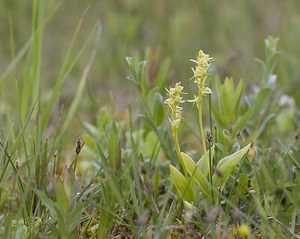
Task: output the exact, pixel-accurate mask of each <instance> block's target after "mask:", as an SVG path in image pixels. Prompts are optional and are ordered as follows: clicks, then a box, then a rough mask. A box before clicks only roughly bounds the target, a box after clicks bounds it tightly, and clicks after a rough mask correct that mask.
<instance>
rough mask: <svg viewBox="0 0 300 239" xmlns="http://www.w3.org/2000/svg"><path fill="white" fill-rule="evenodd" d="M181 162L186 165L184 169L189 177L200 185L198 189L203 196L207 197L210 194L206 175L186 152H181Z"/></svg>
mask: <svg viewBox="0 0 300 239" xmlns="http://www.w3.org/2000/svg"><path fill="white" fill-rule="evenodd" d="M181 155H182V159H183V163H184V165H185V167H186V170H187V171H188V173H189V174H190V175H191V177H192V178H193V179H194V180H195V181H196V183H197V184H198V185H200V190H201V192H202V193H203V197H209V198H211V195H210V185H209V182H208V181H207V178H206V176H205V175H204V174H203V173H202V171H201V170H200V168H199V167H197V165H196V164H195V162H194V160H193V159H192V158H191V157H190V156H189V155H187V154H185V153H181Z"/></svg>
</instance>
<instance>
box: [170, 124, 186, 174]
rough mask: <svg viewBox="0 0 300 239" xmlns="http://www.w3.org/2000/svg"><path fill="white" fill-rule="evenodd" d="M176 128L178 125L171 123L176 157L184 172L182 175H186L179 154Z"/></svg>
mask: <svg viewBox="0 0 300 239" xmlns="http://www.w3.org/2000/svg"><path fill="white" fill-rule="evenodd" d="M177 128H178V125H172V134H173V138H174V143H175V149H176V153H177V157H178V158H179V161H180V164H181V167H182V169H183V172H184V176H186V177H187V176H188V174H187V171H186V168H185V165H184V163H183V159H182V156H181V150H180V146H179V141H178V135H177Z"/></svg>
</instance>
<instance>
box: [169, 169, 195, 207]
mask: <svg viewBox="0 0 300 239" xmlns="http://www.w3.org/2000/svg"><path fill="white" fill-rule="evenodd" d="M170 172H171V175H172V179H173V182H174V184H175V187H176V189H177V191H178V193H179V195H180V196H181V198H182V199H183V200H186V201H188V202H194V201H195V198H194V195H193V191H192V184H191V182H189V180H188V179H186V178H185V177H184V176H183V175H182V173H180V172H179V170H178V169H177V168H175V167H174V166H172V165H170Z"/></svg>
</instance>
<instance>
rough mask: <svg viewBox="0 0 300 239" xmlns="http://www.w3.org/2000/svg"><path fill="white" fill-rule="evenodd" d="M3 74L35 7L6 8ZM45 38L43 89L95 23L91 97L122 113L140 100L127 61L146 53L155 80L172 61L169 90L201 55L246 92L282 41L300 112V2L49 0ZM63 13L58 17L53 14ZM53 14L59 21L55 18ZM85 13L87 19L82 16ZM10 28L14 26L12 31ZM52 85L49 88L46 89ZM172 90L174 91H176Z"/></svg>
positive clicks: (1, 25)
mask: <svg viewBox="0 0 300 239" xmlns="http://www.w3.org/2000/svg"><path fill="white" fill-rule="evenodd" d="M0 4H1V8H0V36H1V37H0V70H1V71H2V72H3V71H4V69H5V68H6V67H7V66H8V64H9V62H10V59H11V56H12V37H11V36H10V30H9V29H10V25H11V26H12V28H11V29H12V31H11V32H12V33H13V49H14V52H15V53H17V52H18V51H20V49H21V48H22V46H23V45H24V44H25V43H26V41H27V40H28V39H29V37H30V34H31V29H32V28H31V24H32V3H31V1H29V0H1V3H0ZM45 4H46V5H45V8H44V21H45V22H46V25H45V28H44V36H43V37H44V38H43V53H42V54H43V70H42V78H43V80H44V81H45V85H44V87H48V86H49V85H50V86H51V82H52V81H54V80H55V79H56V77H57V74H58V71H59V68H60V67H61V64H62V61H63V57H64V55H65V53H66V49H67V47H68V45H69V44H70V41H71V39H72V35H73V33H74V32H75V29H76V27H77V26H78V23H79V21H80V19H81V18H82V20H83V27H82V29H81V30H80V34H79V38H78V39H77V40H76V44H77V49H78V51H79V50H80V49H81V47H82V45H83V44H84V42H85V40H86V38H87V35H88V34H89V33H90V32H91V31H92V29H93V27H94V25H95V24H96V22H97V21H100V23H101V26H102V32H101V36H100V41H99V46H98V51H97V55H96V59H95V62H94V64H93V66H92V69H91V73H90V75H89V89H90V93H92V94H93V95H94V96H95V98H96V100H97V101H99V102H102V101H105V100H106V99H107V98H108V97H109V95H112V96H113V97H114V99H115V100H116V101H117V105H119V106H120V107H123V106H126V105H127V104H129V103H130V102H132V98H133V97H132V95H133V96H134V94H135V92H134V91H133V89H132V88H133V87H131V86H128V81H127V79H126V76H127V75H128V66H127V63H126V60H125V57H126V56H139V57H140V58H141V59H143V58H145V57H146V56H145V49H148V52H150V54H148V57H147V59H148V63H147V67H148V68H149V72H150V77H151V76H155V74H156V73H157V70H158V67H159V65H160V64H161V62H162V61H163V60H164V59H165V58H170V60H171V64H170V72H169V79H170V82H175V81H184V80H188V79H189V78H190V77H191V75H192V72H191V69H190V68H191V66H192V64H191V62H189V59H191V58H195V57H196V55H197V52H198V50H199V49H203V50H204V51H205V52H207V53H208V54H209V55H210V56H211V57H213V58H214V59H215V61H214V63H213V69H212V70H214V71H215V72H217V73H218V74H219V75H220V76H221V78H222V79H223V78H224V77H225V76H232V77H233V78H234V79H235V81H236V82H237V81H239V80H240V79H243V80H245V82H246V85H247V89H248V90H250V89H251V86H252V84H253V83H254V84H256V83H258V82H259V81H260V79H261V66H260V65H259V64H258V63H257V62H256V61H255V59H256V58H261V59H264V54H265V52H264V39H265V38H266V37H267V36H268V35H271V36H274V37H279V39H280V41H279V50H280V52H281V56H280V58H279V62H278V66H277V69H276V73H277V74H278V81H279V85H280V87H281V90H282V91H283V92H285V93H286V94H288V95H292V96H293V97H294V98H295V100H296V103H298V105H299V101H300V94H297V92H299V89H300V87H299V86H300V84H299V83H300V71H299V65H300V44H299V42H300V1H299V0H289V1H274V0H264V1H261V0H249V1H234V0H228V1H214V0H201V1H192V0H186V1H180V0H172V1H171V0H165V1H161V0H151V1H146V0H143V1H142V0H114V1H111V0H98V1H87V0H85V1H84V0H65V1H58V0H56V1H55V0H51V1H47V2H45ZM55 9H57V10H55ZM53 12H54V14H52V13H53ZM84 12H86V14H85V15H84ZM10 22H11V24H10ZM85 54H86V55H83V57H82V58H81V59H80V61H79V62H78V63H77V65H76V66H75V69H74V70H73V71H72V74H71V75H72V78H74V79H72V80H68V81H67V82H66V84H65V85H64V87H63V91H64V94H63V96H62V97H65V98H66V100H68V98H69V97H72V96H73V94H74V92H73V90H75V89H76V82H77V81H78V82H79V78H80V77H81V74H82V72H83V70H84V67H85V66H86V62H87V59H88V57H89V55H90V51H87V52H86V53H85ZM47 84H48V86H47ZM170 84H171V83H170Z"/></svg>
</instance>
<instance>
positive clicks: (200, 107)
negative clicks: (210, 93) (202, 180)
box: [197, 94, 214, 204]
mask: <svg viewBox="0 0 300 239" xmlns="http://www.w3.org/2000/svg"><path fill="white" fill-rule="evenodd" d="M202 100H203V95H202V94H199V98H198V102H197V108H198V127H199V131H200V137H201V141H202V148H203V153H204V155H205V157H206V162H209V181H210V185H211V198H212V202H213V204H214V193H213V187H212V164H211V160H210V159H209V155H208V154H206V152H207V149H206V143H205V136H204V130H203V122H202V108H203V107H202Z"/></svg>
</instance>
